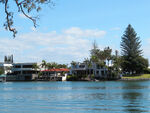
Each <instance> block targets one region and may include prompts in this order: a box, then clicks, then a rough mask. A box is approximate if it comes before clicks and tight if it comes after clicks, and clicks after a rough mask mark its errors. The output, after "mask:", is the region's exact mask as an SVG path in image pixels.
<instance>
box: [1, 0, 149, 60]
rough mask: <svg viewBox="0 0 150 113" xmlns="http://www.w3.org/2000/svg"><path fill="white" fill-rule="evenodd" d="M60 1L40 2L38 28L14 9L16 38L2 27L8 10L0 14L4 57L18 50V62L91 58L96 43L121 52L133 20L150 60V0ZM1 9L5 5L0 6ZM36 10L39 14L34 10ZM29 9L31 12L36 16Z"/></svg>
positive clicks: (15, 58) (13, 7)
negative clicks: (90, 50) (52, 3)
mask: <svg viewBox="0 0 150 113" xmlns="http://www.w3.org/2000/svg"><path fill="white" fill-rule="evenodd" d="M54 2H55V3H56V6H55V7H53V8H50V7H48V6H42V8H43V9H42V11H41V12H40V13H39V17H40V19H39V20H38V21H37V24H38V25H39V26H38V27H37V28H36V29H35V28H33V24H32V22H31V21H30V20H28V19H26V18H25V17H24V16H23V15H22V14H19V13H17V12H16V11H17V10H16V7H15V4H13V2H12V1H11V2H10V3H9V4H10V6H11V7H12V8H11V9H10V10H13V11H15V13H14V21H15V22H14V24H15V27H16V28H17V30H18V34H17V37H16V38H15V39H13V38H12V34H11V33H10V32H7V31H5V30H4V28H3V23H4V21H5V20H4V19H5V15H4V12H3V14H2V15H1V17H0V20H1V21H0V53H1V54H0V61H2V60H3V56H4V55H9V54H14V60H15V61H16V62H40V61H41V60H42V59H45V60H47V61H49V62H54V61H55V62H58V63H70V62H71V61H72V60H73V61H82V60H84V58H87V57H89V49H90V48H91V47H92V42H93V41H94V40H96V41H97V43H98V46H99V48H101V49H103V48H104V47H106V46H110V47H111V48H112V49H113V51H115V50H116V49H117V50H119V51H120V41H121V36H122V35H123V33H124V31H125V28H126V27H127V25H128V24H131V25H132V26H133V27H134V29H135V31H136V32H137V34H138V36H140V39H141V41H142V49H143V51H144V53H143V55H144V57H146V58H149V60H150V46H149V45H150V13H149V12H150V1H149V0H55V1H54ZM0 10H1V11H3V9H2V8H1V9H0ZM32 14H34V15H36V13H35V12H33V13H32ZM32 14H30V15H32Z"/></svg>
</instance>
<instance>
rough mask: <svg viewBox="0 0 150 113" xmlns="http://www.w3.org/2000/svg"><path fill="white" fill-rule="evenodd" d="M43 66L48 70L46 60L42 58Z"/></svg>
mask: <svg viewBox="0 0 150 113" xmlns="http://www.w3.org/2000/svg"><path fill="white" fill-rule="evenodd" d="M41 67H42V68H44V69H45V70H46V68H47V63H46V61H45V60H42V64H41Z"/></svg>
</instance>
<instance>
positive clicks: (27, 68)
mask: <svg viewBox="0 0 150 113" xmlns="http://www.w3.org/2000/svg"><path fill="white" fill-rule="evenodd" d="M12 65H13V67H12V73H11V74H8V75H7V80H22V81H24V80H35V79H36V78H38V74H37V73H38V72H39V69H35V68H34V65H40V64H38V63H13V64H12Z"/></svg>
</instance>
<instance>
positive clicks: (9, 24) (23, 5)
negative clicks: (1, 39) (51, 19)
mask: <svg viewBox="0 0 150 113" xmlns="http://www.w3.org/2000/svg"><path fill="white" fill-rule="evenodd" d="M12 1H13V2H15V4H16V6H17V8H18V12H19V13H22V14H23V15H24V16H25V17H27V18H28V19H30V20H31V21H32V22H33V24H34V27H36V26H37V24H36V20H37V19H38V17H37V16H36V17H33V16H29V13H30V12H32V11H36V12H39V11H40V10H41V6H42V5H43V4H50V5H51V6H54V5H55V4H54V3H53V1H52V0H0V3H1V4H2V5H4V11H5V14H6V22H5V23H4V27H5V29H6V30H9V31H11V32H13V36H14V37H15V35H16V33H17V30H16V28H14V27H13V23H14V20H13V14H14V11H9V8H11V7H12V6H11V5H9V3H10V2H12Z"/></svg>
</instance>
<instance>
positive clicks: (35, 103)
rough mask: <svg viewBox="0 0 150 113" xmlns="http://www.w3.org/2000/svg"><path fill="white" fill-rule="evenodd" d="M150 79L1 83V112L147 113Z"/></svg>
mask: <svg viewBox="0 0 150 113" xmlns="http://www.w3.org/2000/svg"><path fill="white" fill-rule="evenodd" d="M146 112H150V81H104V82H5V83H0V113H146Z"/></svg>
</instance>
